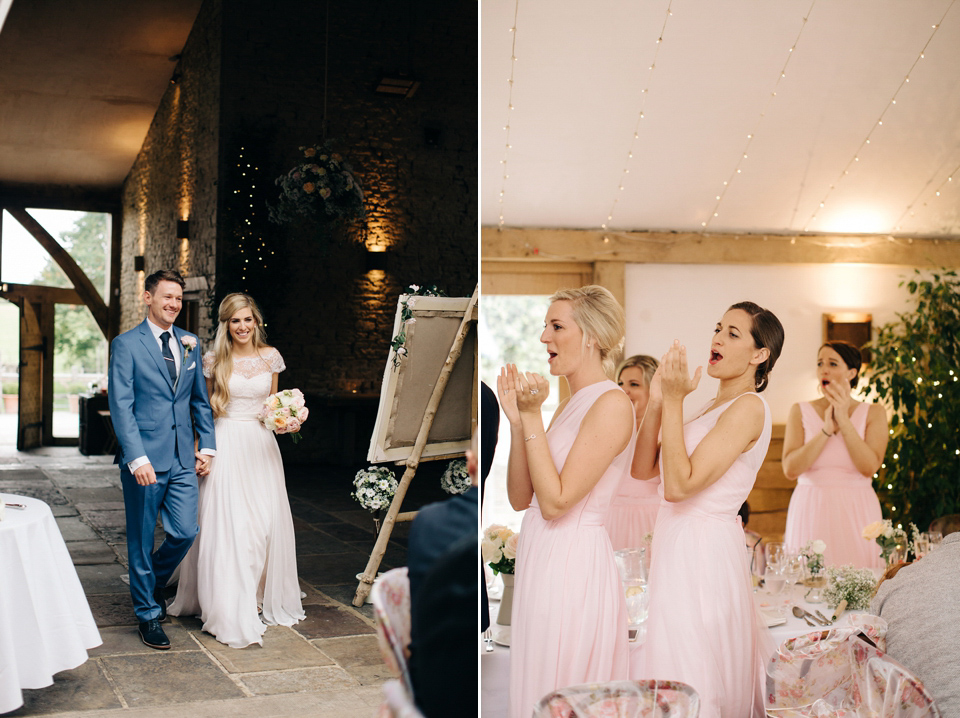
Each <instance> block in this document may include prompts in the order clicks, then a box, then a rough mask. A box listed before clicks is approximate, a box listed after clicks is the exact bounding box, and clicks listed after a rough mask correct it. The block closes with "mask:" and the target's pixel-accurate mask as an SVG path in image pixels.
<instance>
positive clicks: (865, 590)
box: [823, 564, 877, 611]
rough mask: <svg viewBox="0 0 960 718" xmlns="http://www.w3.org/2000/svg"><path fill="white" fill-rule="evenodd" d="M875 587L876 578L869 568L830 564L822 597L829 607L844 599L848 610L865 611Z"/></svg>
mask: <svg viewBox="0 0 960 718" xmlns="http://www.w3.org/2000/svg"><path fill="white" fill-rule="evenodd" d="M876 588H877V579H876V578H875V577H874V575H873V571H871V570H870V569H869V568H854V567H853V566H851V565H849V564H847V565H846V566H841V567H839V568H837V567H835V566H830V567H829V568H827V587H826V589H825V590H824V592H823V599H824V600H825V601H826V602H827V605H828V606H830V608H836V607H837V605H838V604H839V603H840V601H844V600H845V601H846V602H847V608H848V609H849V610H851V611H866V610H867V609H868V608H869V607H870V599H871V598H873V592H874V591H875V590H876Z"/></svg>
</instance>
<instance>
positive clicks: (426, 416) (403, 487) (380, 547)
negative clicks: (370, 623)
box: [353, 286, 479, 606]
mask: <svg viewBox="0 0 960 718" xmlns="http://www.w3.org/2000/svg"><path fill="white" fill-rule="evenodd" d="M478 290H479V286H477V287H474V290H473V296H472V297H471V298H470V304H468V305H467V309H466V311H465V312H464V313H463V319H462V320H461V321H460V328H459V329H458V330H457V336H456V337H455V338H454V340H453V344H452V345H451V346H450V351H449V353H448V354H447V359H446V361H444V363H443V368H442V369H441V370H440V376H439V377H438V378H437V383H436V385H435V386H434V387H433V393H432V394H431V395H430V401H428V402H427V408H426V410H425V411H424V412H423V421H422V422H421V424H420V432H419V433H418V434H417V440H416V441H415V442H414V444H413V451H412V452H411V453H410V457H409V458H408V459H407V460H406V461H405V462H404V464H406V467H407V468H406V470H405V471H404V472H403V477H402V478H401V479H400V482H399V484H398V485H397V491H396V493H395V494H394V495H393V500H392V501H391V502H390V508H389V509H388V510H387V515H386V517H384V519H383V526H381V527H380V533H379V535H378V536H377V543H376V544H375V545H374V547H373V552H372V553H371V554H370V559H369V560H368V561H367V567H366V569H364V571H363V574H361V576H360V584H359V585H358V586H357V593H356V595H355V596H354V597H353V605H354V606H362V605H363V602H364V601H365V600H366V598H367V596H368V595H369V594H370V587H371V586H372V585H373V581H374V579H375V578H376V577H377V569H378V568H379V567H380V562H381V561H382V560H383V554H384V553H386V550H387V542H388V541H389V540H390V533H391V532H392V531H393V526H394V524H395V523H396V521H397V515H398V514H399V513H400V505H401V504H402V503H403V497H404V496H405V495H406V493H407V488H408V487H409V486H410V482H411V481H412V480H413V475H414V474H415V473H416V472H417V467H418V466H419V465H420V456H421V455H422V454H423V448H424V447H425V446H426V444H427V437H428V436H429V435H430V429H431V427H432V426H433V419H434V417H435V416H436V414H437V407H438V406H440V399H442V398H443V392H444V390H445V389H446V388H447V381H449V379H450V375H451V374H452V373H453V367H454V366H455V365H456V363H457V360H458V359H459V358H460V355H461V354H462V353H463V343H464V340H465V339H466V337H467V331H468V330H469V328H470V323H471V322H473V321H475V320H474V318H473V314H474V311H475V310H476V307H477V293H478Z"/></svg>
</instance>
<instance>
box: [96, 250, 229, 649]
mask: <svg viewBox="0 0 960 718" xmlns="http://www.w3.org/2000/svg"><path fill="white" fill-rule="evenodd" d="M183 287H184V281H183V277H181V276H180V274H179V273H178V272H175V271H172V270H167V269H164V270H161V271H159V272H155V273H154V274H151V275H150V276H149V277H147V280H146V282H145V283H144V292H143V301H144V303H145V304H146V305H147V318H146V319H145V320H144V321H143V322H142V323H141V324H140V325H138V326H136V327H134V328H133V329H131V330H130V331H128V332H124V333H123V334H121V335H120V336H118V337H117V338H116V339H114V340H113V343H112V344H111V350H110V382H109V391H108V396H109V400H110V418H111V419H112V421H113V428H114V431H115V432H116V435H117V440H118V442H119V445H120V446H119V450H118V452H117V458H116V463H118V464H120V479H121V481H122V483H123V502H124V506H125V508H126V513H127V554H128V558H129V562H130V594H131V596H132V597H133V610H134V612H135V613H136V614H137V619H138V620H139V622H140V640H142V641H143V642H144V643H145V644H146V645H148V646H150V647H151V648H157V649H160V650H165V649H168V648H170V641H169V639H168V638H167V636H166V634H165V633H164V632H163V629H162V628H161V627H160V622H161V621H163V620H164V619H166V617H167V610H166V604H165V602H164V599H163V587H164V586H166V585H167V581H168V580H169V579H170V576H171V575H172V574H173V571H174V569H175V568H176V567H177V565H178V564H179V563H180V561H181V559H183V557H184V556H185V555H186V553H187V550H188V549H189V548H190V544H192V543H193V539H194V538H195V537H196V535H197V530H198V529H197V470H198V469H199V470H201V472H206V470H207V466H208V464H209V462H210V458H211V457H212V456H213V455H214V454H215V453H216V451H215V444H214V435H213V413H212V412H211V410H210V402H209V401H208V400H207V387H206V382H205V380H204V378H203V373H202V372H201V370H200V366H201V361H200V357H201V356H202V352H201V351H200V345H199V342H198V341H197V337H196V336H194V335H193V334H190V333H188V332H185V331H183V330H181V329H180V328H178V327H174V326H173V321H174V320H175V319H176V318H177V315H178V314H180V307H181V305H182V303H183ZM194 427H196V431H197V436H198V441H197V448H198V449H199V451H197V452H196V454H195V453H194V452H195V449H194ZM158 515H159V516H160V517H161V518H162V520H163V528H164V531H165V532H166V539H165V540H164V542H163V543H162V544H161V545H160V547H159V548H158V549H157V550H156V551H154V550H153V545H154V540H153V535H154V528H155V527H156V524H157V516H158Z"/></svg>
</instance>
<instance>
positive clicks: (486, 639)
mask: <svg viewBox="0 0 960 718" xmlns="http://www.w3.org/2000/svg"><path fill="white" fill-rule="evenodd" d="M483 650H484V651H485V652H487V653H493V628H491V627H488V628H487V630H486V631H484V632H483Z"/></svg>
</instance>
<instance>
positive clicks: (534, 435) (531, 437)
mask: <svg viewBox="0 0 960 718" xmlns="http://www.w3.org/2000/svg"><path fill="white" fill-rule="evenodd" d="M537 436H538V434H530V436H527V437H525V438H524V441H525V442H526V441H530V439H536V438H537Z"/></svg>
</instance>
